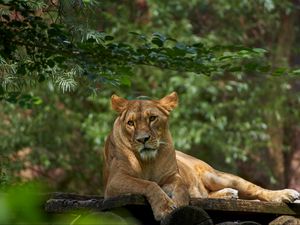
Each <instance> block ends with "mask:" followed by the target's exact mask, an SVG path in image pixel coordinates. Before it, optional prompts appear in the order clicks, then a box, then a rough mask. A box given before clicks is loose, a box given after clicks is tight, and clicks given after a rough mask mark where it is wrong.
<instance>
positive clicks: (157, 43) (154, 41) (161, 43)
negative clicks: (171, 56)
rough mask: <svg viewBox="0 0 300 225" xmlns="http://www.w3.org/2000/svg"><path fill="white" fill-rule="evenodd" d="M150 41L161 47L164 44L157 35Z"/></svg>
mask: <svg viewBox="0 0 300 225" xmlns="http://www.w3.org/2000/svg"><path fill="white" fill-rule="evenodd" d="M151 42H152V43H153V44H155V45H157V46H158V47H162V46H163V45H164V42H163V41H162V40H160V39H159V38H157V37H154V38H153V39H152V41H151Z"/></svg>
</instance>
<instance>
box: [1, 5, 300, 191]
mask: <svg viewBox="0 0 300 225" xmlns="http://www.w3.org/2000/svg"><path fill="white" fill-rule="evenodd" d="M0 4H1V10H0V14H1V19H0V36H1V39H0V98H1V100H2V101H1V105H0V118H1V119H0V185H1V187H5V186H6V185H11V184H16V183H18V182H27V181H30V180H42V181H46V182H47V184H49V186H50V188H53V189H55V190H63V191H75V192H84V193H101V182H102V181H101V149H102V147H103V144H104V140H105V137H106V136H107V134H108V133H109V131H110V129H111V126H112V122H113V119H114V118H115V116H116V114H115V113H113V112H112V111H111V109H110V105H109V99H110V96H111V94H113V93H118V94H119V95H121V96H123V97H126V98H129V99H133V98H136V97H137V96H141V95H143V96H145V95H146V96H150V97H152V98H160V97H162V96H164V95H166V94H167V93H169V92H171V91H177V93H178V94H179V97H180V105H179V107H178V109H176V110H175V111H174V113H173V114H172V118H171V130H172V134H173V137H174V142H175V145H176V147H177V148H179V149H181V150H183V151H187V152H188V153H189V154H192V155H195V156H197V157H200V158H202V159H204V160H206V161H209V162H210V163H211V164H212V165H214V166H215V167H216V168H218V169H223V170H226V171H231V172H234V173H237V174H240V175H242V176H243V177H245V178H248V179H250V180H252V181H254V182H256V183H258V184H261V185H264V186H266V187H282V186H290V187H294V188H298V189H299V179H300V174H299V170H298V171H297V170H296V168H297V167H298V164H299V162H298V160H297V155H299V154H300V153H299V151H300V143H299V139H300V128H299V123H300V115H299V106H300V94H299V92H300V83H299V73H300V70H299V69H298V68H297V66H298V67H299V43H300V42H299V38H300V36H299V35H300V32H299V24H298V23H297V19H298V20H299V16H300V15H299V5H297V4H296V3H293V1H288V0H284V1H279V0H260V1H233V0H228V1H216V2H214V3H212V2H211V1H208V0H202V1H198V0H188V1H187V0H173V1H153V0H135V1H121V2H120V1H96V0H95V1H93V0H85V1H81V0H75V1H68V0H60V1H58V0H56V1H43V0H38V1H30V0H16V1H10V0H1V1H0Z"/></svg>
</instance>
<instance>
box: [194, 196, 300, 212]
mask: <svg viewBox="0 0 300 225" xmlns="http://www.w3.org/2000/svg"><path fill="white" fill-rule="evenodd" d="M190 204H191V205H193V206H199V207H201V208H203V209H204V210H214V211H230V212H249V213H268V214H278V215H300V204H299V203H288V204H287V203H274V202H261V201H250V200H240V199H238V200H225V199H208V198H206V199H205V198H197V199H195V198H194V199H191V202H190Z"/></svg>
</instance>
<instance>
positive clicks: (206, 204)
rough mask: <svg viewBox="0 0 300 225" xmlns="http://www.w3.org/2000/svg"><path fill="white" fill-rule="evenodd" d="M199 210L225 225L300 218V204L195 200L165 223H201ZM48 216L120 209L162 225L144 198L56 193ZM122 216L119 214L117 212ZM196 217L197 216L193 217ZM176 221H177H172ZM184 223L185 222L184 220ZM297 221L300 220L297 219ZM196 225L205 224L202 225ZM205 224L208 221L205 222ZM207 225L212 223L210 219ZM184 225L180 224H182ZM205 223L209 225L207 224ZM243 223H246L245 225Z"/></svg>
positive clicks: (145, 220)
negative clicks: (281, 217) (286, 217)
mask: <svg viewBox="0 0 300 225" xmlns="http://www.w3.org/2000/svg"><path fill="white" fill-rule="evenodd" d="M195 206H196V207H199V208H200V209H199V210H200V211H201V208H202V209H203V210H205V211H206V212H207V213H208V215H209V216H210V217H211V218H212V221H213V223H215V224H217V223H220V224H222V223H223V222H225V221H232V222H234V221H235V224H239V223H236V221H253V224H255V223H254V222H258V223H259V224H268V223H270V222H271V221H273V220H275V219H276V218H277V217H278V216H280V215H285V216H293V217H300V204H299V203H289V204H286V203H270V202H260V201H249V200H225V199H201V198H197V199H195V198H194V199H191V201H190V206H188V207H185V209H184V210H182V209H180V210H179V211H176V210H175V211H174V212H172V215H171V217H169V219H170V220H169V221H167V222H165V224H168V225H169V224H178V223H176V222H179V221H180V219H179V218H186V219H185V220H189V219H190V220H191V222H192V221H196V222H199V221H197V218H198V217H197V216H196V215H197V213H198V216H199V218H201V216H200V214H201V213H200V212H199V211H198V212H197V210H195V208H194V209H191V208H190V207H195ZM44 207H45V211H46V212H47V213H68V212H72V213H74V212H75V211H78V210H80V211H81V212H82V211H89V212H101V211H111V212H113V213H117V211H118V209H120V208H125V209H126V210H128V211H129V212H130V213H131V214H132V216H134V217H135V218H137V219H138V220H140V221H141V222H142V224H147V225H148V224H151V225H158V224H159V223H157V222H156V221H155V220H154V217H153V213H152V210H151V207H150V205H149V203H148V202H147V200H146V199H145V197H144V196H141V195H123V196H118V197H115V198H110V199H105V200H104V199H103V197H100V196H95V195H77V194H66V193H52V194H51V195H50V196H49V199H48V200H47V201H46V203H45V206H44ZM117 214H118V213H117ZM192 215H193V216H192ZM172 221H173V222H172ZM183 221H184V219H183ZM295 221H296V218H295ZM196 222H195V223H194V222H193V224H201V223H196ZM203 222H205V220H203ZM206 222H207V224H209V222H210V220H209V219H207V221H206ZM179 224H180V223H179ZM204 224H205V223H204ZM241 224H242V223H241Z"/></svg>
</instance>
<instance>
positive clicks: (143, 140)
mask: <svg viewBox="0 0 300 225" xmlns="http://www.w3.org/2000/svg"><path fill="white" fill-rule="evenodd" d="M149 139H150V136H149V135H144V136H141V137H137V138H136V140H137V141H138V142H140V143H142V144H145V143H146V142H147V141H148V140H149Z"/></svg>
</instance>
